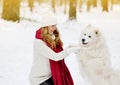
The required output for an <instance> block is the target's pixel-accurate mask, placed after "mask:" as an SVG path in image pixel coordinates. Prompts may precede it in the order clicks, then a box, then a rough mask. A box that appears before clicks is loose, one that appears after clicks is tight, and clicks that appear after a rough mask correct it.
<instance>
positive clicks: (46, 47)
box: [30, 14, 79, 85]
mask: <svg viewBox="0 0 120 85" xmlns="http://www.w3.org/2000/svg"><path fill="white" fill-rule="evenodd" d="M46 15H48V16H44V19H43V21H42V27H41V28H40V29H39V30H37V31H36V39H35V40H34V46H33V53H34V59H33V65H32V69H31V73H30V83H31V85H74V83H73V80H72V77H71V75H70V72H69V70H68V68H67V66H66V65H65V62H64V58H65V57H67V56H68V55H69V54H70V53H72V52H77V50H78V49H79V48H76V47H71V48H67V49H65V50H63V48H62V46H63V43H62V41H61V39H60V34H59V32H58V29H57V27H56V24H57V21H56V18H55V16H54V15H52V14H51V15H50V14H46Z"/></svg>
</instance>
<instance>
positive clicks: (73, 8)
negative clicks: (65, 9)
mask: <svg viewBox="0 0 120 85" xmlns="http://www.w3.org/2000/svg"><path fill="white" fill-rule="evenodd" d="M69 6H70V7H69V20H73V19H76V0H69Z"/></svg>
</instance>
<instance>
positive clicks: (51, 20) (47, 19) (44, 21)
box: [41, 12, 57, 27]
mask: <svg viewBox="0 0 120 85" xmlns="http://www.w3.org/2000/svg"><path fill="white" fill-rule="evenodd" d="M56 24H57V18H56V17H55V15H54V14H53V13H52V12H45V13H44V14H42V16H41V27H45V26H50V25H56Z"/></svg>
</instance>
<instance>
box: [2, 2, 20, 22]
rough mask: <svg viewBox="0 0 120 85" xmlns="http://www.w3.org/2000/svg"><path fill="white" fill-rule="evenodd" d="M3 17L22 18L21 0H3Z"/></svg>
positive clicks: (7, 18)
mask: <svg viewBox="0 0 120 85" xmlns="http://www.w3.org/2000/svg"><path fill="white" fill-rule="evenodd" d="M2 19H5V20H12V21H19V20H20V0H3V9H2Z"/></svg>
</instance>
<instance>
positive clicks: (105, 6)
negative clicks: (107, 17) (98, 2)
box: [102, 0, 108, 12]
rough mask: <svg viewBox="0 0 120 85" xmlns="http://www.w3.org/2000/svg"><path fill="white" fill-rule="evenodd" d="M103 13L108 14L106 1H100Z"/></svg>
mask: <svg viewBox="0 0 120 85" xmlns="http://www.w3.org/2000/svg"><path fill="white" fill-rule="evenodd" d="M102 7H103V11H106V12H108V0H102Z"/></svg>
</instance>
